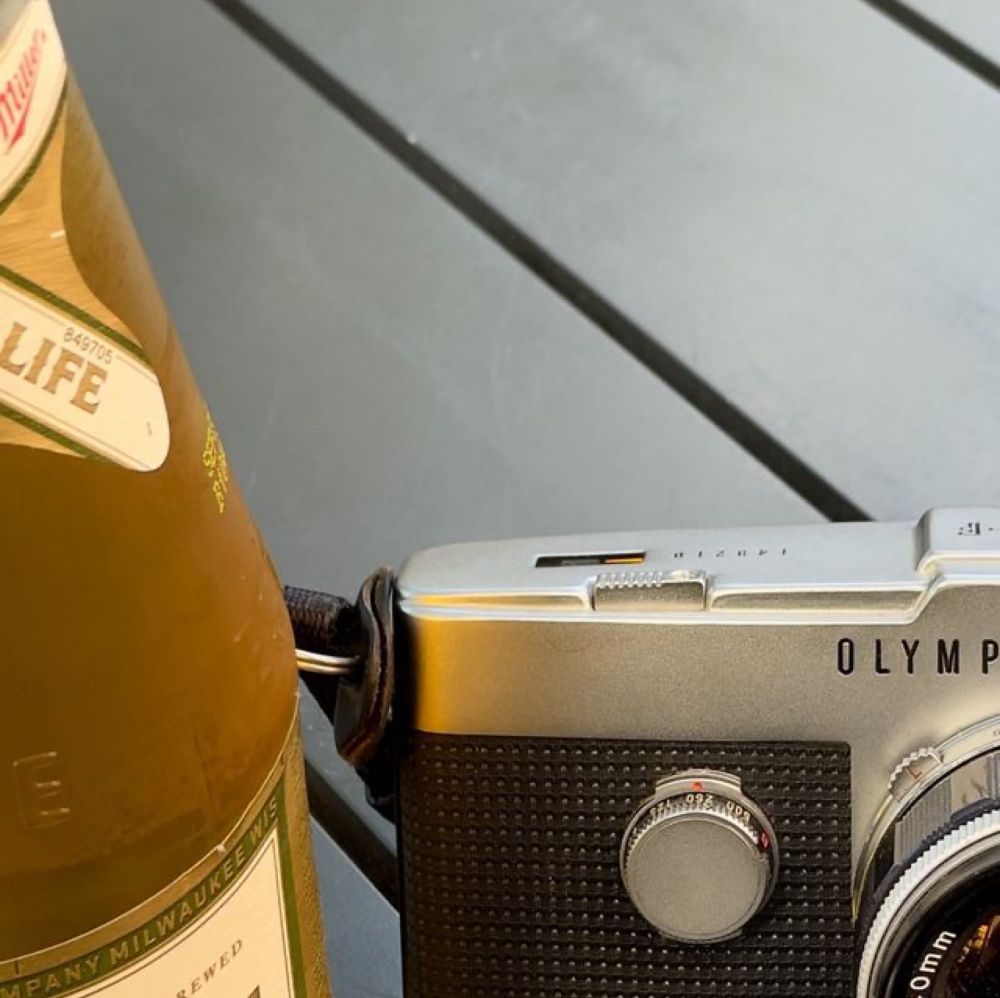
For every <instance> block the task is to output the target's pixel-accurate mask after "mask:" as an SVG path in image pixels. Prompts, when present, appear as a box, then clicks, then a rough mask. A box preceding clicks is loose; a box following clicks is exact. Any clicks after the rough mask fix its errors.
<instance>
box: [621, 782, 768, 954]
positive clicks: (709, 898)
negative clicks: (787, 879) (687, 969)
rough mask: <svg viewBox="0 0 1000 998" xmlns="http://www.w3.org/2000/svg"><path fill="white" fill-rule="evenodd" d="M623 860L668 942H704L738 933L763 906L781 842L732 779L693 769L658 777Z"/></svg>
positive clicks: (640, 904) (627, 880)
mask: <svg viewBox="0 0 1000 998" xmlns="http://www.w3.org/2000/svg"><path fill="white" fill-rule="evenodd" d="M620 863H621V873H622V881H623V882H624V884H625V889H626V890H627V891H628V893H629V896H630V897H631V898H632V902H633V903H634V904H635V906H636V908H637V909H638V910H639V912H640V914H642V916H643V917H644V918H645V919H646V920H647V921H648V922H649V923H650V924H652V925H653V926H654V927H655V928H656V929H658V930H659V931H660V932H661V933H662V934H663V935H665V936H668V937H669V938H671V939H677V940H680V941H683V942H690V943H709V942H716V941H717V940H720V939H727V938H729V937H731V936H735V935H737V934H738V933H739V932H740V931H741V930H742V928H743V926H744V925H745V924H746V923H747V922H748V921H749V920H750V919H751V918H753V916H754V915H755V914H757V912H758V911H760V910H761V908H763V907H764V905H765V904H766V903H767V900H768V898H769V897H770V896H771V892H772V890H773V889H774V883H775V879H776V877H777V873H778V843H777V839H776V837H775V834H774V828H773V827H772V826H771V822H770V821H769V820H768V818H767V815H766V814H765V813H764V812H763V811H762V810H761V809H760V808H759V807H758V806H757V805H756V804H755V803H754V802H753V801H752V800H751V799H750V798H749V797H748V796H747V795H746V794H744V793H743V789H742V787H741V785H740V781H739V780H738V779H737V778H736V777H734V776H730V775H729V774H727V773H720V772H716V771H714V770H690V771H687V772H684V773H678V774H676V775H675V776H671V777H669V778H667V779H665V780H661V781H660V782H659V783H658V784H657V786H656V792H655V793H654V794H653V796H652V797H650V798H649V799H648V800H646V801H644V802H643V803H642V804H641V805H640V807H639V809H638V810H637V811H636V813H635V814H634V815H633V816H632V820H631V821H630V822H629V825H628V828H627V829H626V830H625V835H624V837H623V839H622V846H621V853H620Z"/></svg>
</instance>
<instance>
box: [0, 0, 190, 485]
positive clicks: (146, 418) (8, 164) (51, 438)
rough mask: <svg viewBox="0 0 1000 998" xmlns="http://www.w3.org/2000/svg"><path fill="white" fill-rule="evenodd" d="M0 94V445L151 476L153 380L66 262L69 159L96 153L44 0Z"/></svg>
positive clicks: (6, 60) (25, 28)
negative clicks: (70, 95)
mask: <svg viewBox="0 0 1000 998" xmlns="http://www.w3.org/2000/svg"><path fill="white" fill-rule="evenodd" d="M0 87H3V89H2V90H0V444H18V445H21V446H29V447H36V448H41V449H44V450H49V451H55V452H57V453H60V454H68V455H73V456H76V457H83V458H91V459H96V460H103V461H110V462H112V463H114V464H118V465H121V466H123V467H125V468H129V469H132V470H135V471H155V470H156V469H157V468H159V467H160V466H161V465H162V464H163V462H164V461H165V460H166V457H167V453H168V450H169V446H170V425H169V421H168V418H167V409H166V404H165V402H164V397H163V391H162V388H161V386H160V382H159V379H158V377H157V375H156V373H155V372H154V370H153V367H152V365H151V364H150V361H149V358H148V357H147V355H146V351H145V349H144V347H143V345H142V342H141V340H140V338H139V337H138V336H136V335H135V333H134V332H133V331H132V330H131V329H129V328H128V326H127V325H126V324H125V323H124V322H123V321H122V320H121V319H120V318H119V317H118V316H117V315H115V314H114V312H113V311H112V310H111V309H109V308H108V307H107V305H105V303H104V302H102V301H101V300H100V299H99V298H98V297H97V295H96V294H95V293H94V291H93V290H92V289H91V287H90V286H89V284H88V282H87V281H86V279H85V278H84V277H83V275H82V274H81V273H80V270H79V268H78V266H77V262H76V260H75V258H74V255H73V244H72V236H73V233H72V232H70V231H68V228H69V226H68V224H67V221H66V217H65V212H64V201H63V199H64V190H63V185H64V182H65V171H66V157H67V152H68V154H69V155H70V156H74V157H83V158H87V157H90V158H94V156H95V152H94V150H93V149H92V148H89V147H90V145H91V144H89V143H87V144H84V143H81V142H80V141H79V137H80V135H81V133H82V130H83V129H85V128H89V127H90V125H89V122H87V121H85V116H83V115H82V114H81V113H79V111H78V112H77V113H76V114H75V115H74V116H73V118H72V121H71V120H70V117H71V116H70V107H69V104H70V102H69V101H68V100H67V97H66V90H67V80H66V61H65V57H64V55H63V50H62V46H61V44H60V41H59V35H58V33H57V32H56V26H55V22H54V21H53V18H52V11H51V9H50V8H49V5H48V2H47V0H29V3H28V4H27V5H26V6H25V8H24V10H23V11H22V13H21V16H20V18H19V20H18V21H17V23H16V24H15V26H14V28H13V29H12V31H11V32H10V34H9V35H8V37H7V39H6V41H5V42H4V44H3V47H2V49H0ZM73 135H76V137H77V140H76V141H75V142H74V141H73ZM68 144H69V149H68V150H67V145H68ZM85 146H86V148H85ZM90 165H91V166H92V167H95V168H98V166H99V171H102V172H105V173H106V172H107V167H106V165H105V164H103V162H102V163H100V164H99V165H98V164H97V163H96V161H95V162H94V163H92V164H90ZM84 175H85V174H84V173H83V172H81V173H80V174H78V178H79V177H82V176H84ZM103 180H104V178H102V177H100V176H99V174H98V175H97V176H96V177H92V179H91V181H90V182H91V183H96V182H97V181H103ZM77 182H78V183H80V182H82V181H80V180H79V179H78V181H77ZM105 186H106V185H105ZM105 196H107V195H106V193H105Z"/></svg>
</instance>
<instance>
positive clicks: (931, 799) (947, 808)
mask: <svg viewBox="0 0 1000 998" xmlns="http://www.w3.org/2000/svg"><path fill="white" fill-rule="evenodd" d="M998 737H1000V718H997V719H990V720H989V721H988V722H984V723H981V724H980V725H977V726H976V727H974V728H970V729H968V730H967V731H965V732H962V733H960V734H959V735H956V736H954V737H953V738H951V739H949V740H948V741H946V742H942V743H941V745H939V746H937V747H936V748H929V749H924V750H920V751H918V752H916V753H912V754H911V755H910V756H907V758H906V759H904V760H903V762H902V763H901V764H900V766H899V767H897V769H896V772H895V773H894V774H893V778H892V780H891V788H890V795H891V796H890V798H889V799H888V800H887V802H886V804H885V805H884V806H883V808H882V810H881V812H880V815H879V818H878V819H877V822H876V826H875V829H874V830H873V834H872V836H871V837H870V840H869V844H868V848H867V851H866V853H865V856H864V858H863V865H862V867H861V869H862V871H863V879H862V881H861V890H860V893H859V894H858V895H856V903H857V904H858V906H859V908H860V911H861V915H860V918H859V923H858V943H859V947H860V948H859V951H858V962H857V974H856V977H857V990H856V995H857V998H1000V744H998ZM984 749H985V751H983V750H984ZM977 750H978V751H977Z"/></svg>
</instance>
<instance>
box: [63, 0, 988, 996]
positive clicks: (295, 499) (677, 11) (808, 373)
mask: <svg viewBox="0 0 1000 998" xmlns="http://www.w3.org/2000/svg"><path fill="white" fill-rule="evenodd" d="M220 7H221V8H223V9H222V10H220ZM913 9H914V10H917V11H918V12H919V13H921V14H922V15H923V16H924V17H926V18H929V19H930V20H931V21H932V22H933V23H938V22H939V23H940V26H941V27H943V28H944V29H945V30H946V31H947V32H950V33H951V34H952V35H954V36H955V37H958V38H960V39H963V40H964V41H965V42H966V43H967V44H968V45H970V46H971V45H975V46H977V47H978V48H979V50H980V51H981V52H982V53H986V54H987V55H990V54H992V55H994V56H996V57H997V58H1000V24H998V21H997V15H996V14H995V11H994V8H993V5H992V3H991V2H989V0H982V2H968V3H966V2H963V3H961V4H960V3H957V2H949V0H916V2H915V3H914V6H913ZM56 12H57V16H58V19H59V23H60V26H61V28H62V31H63V34H64V38H65V41H66V44H67V48H68V51H69V55H70V58H71V61H72V62H73V65H74V67H75V69H76V72H77V75H78V77H79V79H80V81H81V84H82V87H83V89H84V92H85V94H86V96H87V98H88V101H89V103H90V106H91V110H92V113H93V115H94V117H95V120H96V122H97V125H98V128H99V130H100V132H101V134H102V136H103V139H104V142H105V145H106V148H107V150H108V153H109V156H110V158H111V160H112V162H113V164H114V166H115V169H116V172H117V174H118V177H119V180H120V182H121V186H122V188H123V191H124V193H125V196H126V199H127V201H128V203H129V205H130V208H131V210H132V213H133V216H134V219H135V221H136V224H137V227H138V229H139V231H140V233H141V235H142V237H143V240H144V242H145V244H146V247H147V250H148V252H149V255H150V258H151V260H152V263H153V266H154V269H155V270H156V272H157V275H158V278H159V280H160V284H161V286H162V288H163V291H164V293H165V296H166V298H167V300H168V301H169V303H170V305H171V307H172V310H173V313H174V316H175V318H176V320H177V324H178V326H179V328H180V330H181V333H182V337H183V340H184V343H185V346H186V349H187V351H188V353H189V356H190V357H191V360H192V362H193V365H194V367H195V370H196V372H197V374H198V376H199V379H200V381H201V384H202V388H203V391H204V393H205V396H206V398H207V399H208V401H209V403H210V405H211V406H212V407H213V409H214V411H215V414H216V417H217V421H218V423H219V425H220V427H221V429H222V432H223V434H224V436H225V438H226V440H227V445H228V449H229V451H230V455H231V459H232V461H233V464H234V467H235V469H236V471H237V474H238V477H239V478H240V480H241V481H242V484H243V487H244V490H245V492H246V493H247V495H248V497H249V500H250V503H251V506H252V508H253V510H254V512H255V514H256V516H257V518H258V520H259V522H260V524H261V526H262V529H263V531H264V534H265V536H266V537H267V539H268V542H269V544H270V546H271V549H272V551H273V553H274V556H275V560H276V563H277V565H278V567H279V569H280V571H281V572H282V574H283V575H284V576H285V578H286V580H288V581H290V582H294V583H296V584H300V585H307V586H316V587H323V588H328V589H331V590H335V591H339V592H344V593H350V592H352V591H353V590H354V589H356V587H357V585H358V584H359V583H360V581H361V579H362V578H363V577H364V576H365V575H366V574H367V573H368V572H369V571H371V570H372V569H373V568H374V567H376V566H377V565H379V564H390V565H398V564H399V563H400V561H401V560H402V559H403V558H404V557H405V556H406V554H407V553H409V552H410V551H413V550H415V549H418V548H421V547H425V546H428V545H431V544H436V543H441V542H445V541H449V540H465V539H473V538H494V537H503V536H514V535H524V534H539V533H559V532H581V531H587V530H598V529H600V530H606V529H618V528H623V529H624V528H643V527H652V526H693V525H721V524H726V523H729V524H736V523H747V524H751V523H760V524H763V523H777V522H819V521H820V520H822V519H823V516H824V513H826V514H831V513H832V514H833V515H837V514H838V510H839V511H841V512H842V511H843V508H844V506H843V505H842V506H837V504H836V503H831V502H830V501H829V498H830V496H831V495H833V496H835V497H836V496H839V497H841V498H842V499H843V500H844V504H846V506H847V507H850V506H852V505H853V506H854V507H857V508H858V509H859V510H860V511H864V512H866V513H868V514H871V515H875V516H879V517H889V516H915V515H916V514H918V513H919V512H920V511H921V510H922V509H923V508H924V507H925V506H927V505H930V504H948V503H951V504H976V503H983V504H987V503H995V504H998V505H1000V471H998V462H997V461H996V460H995V458H994V452H995V449H996V448H995V447H994V446H993V439H992V438H993V436H994V434H995V432H996V428H997V426H998V425H1000V393H998V392H997V391H996V385H997V384H1000V348H998V346H997V334H998V331H1000V285H998V284H997V282H996V279H995V278H996V273H997V269H998V264H1000V250H998V246H997V240H998V232H1000V224H998V223H1000V185H997V183H996V181H995V177H996V176H997V175H998V174H1000V129H998V128H997V127H996V122H997V120H998V116H1000V94H998V93H997V92H996V90H995V89H993V88H992V87H991V86H989V84H988V82H986V81H984V79H983V78H982V77H981V76H976V75H974V74H972V73H970V72H968V71H967V70H966V69H965V68H963V67H962V66H961V65H959V64H958V63H957V62H956V61H955V59H953V58H949V57H948V55H947V54H946V53H945V52H943V51H942V50H941V49H940V48H935V47H934V46H932V45H931V44H928V43H927V42H926V41H925V40H924V39H922V38H920V37H918V36H917V35H916V34H914V33H913V32H912V31H909V30H907V29H906V28H905V27H904V26H903V25H902V24H901V23H900V22H899V21H898V20H893V19H891V18H890V17H888V16H885V14H884V13H882V12H879V11H877V10H875V9H874V8H873V7H872V6H870V5H868V4H866V3H862V2H860V0H845V2H842V3H837V4H831V3H826V2H825V0H778V2H773V0H768V2H764V0H750V2H747V3H744V4H740V5H733V4H726V3H723V2H722V0H704V2H701V3H699V4H690V3H687V2H686V0H639V2H636V3H632V4H629V5H625V6H623V5H620V4H611V3H608V2H596V3H594V2H588V3H583V2H577V0H565V2H562V3H558V4H553V3H548V2H542V0H534V2H525V0H512V2H510V3H507V4H503V5H487V4H481V3H475V2H473V3H468V2H466V0H461V2H460V0H428V2H424V3H421V4H412V5H402V4H399V5H386V4H374V3H364V4H363V3H359V2H357V0H322V2H321V0H253V3H252V6H242V5H238V4H234V3H227V2H222V0H220V2H219V4H218V5H216V4H212V3H209V2H207V0H171V3H169V4H164V3H156V2H154V0H131V2H130V3H128V4H120V3H115V2H113V0H73V2H70V0H56ZM259 18H264V19H266V22H265V23H263V24H262V22H261V21H260V20H259ZM935 19H937V21H935ZM394 130H395V131H394ZM393 134H401V135H403V136H405V137H406V138H407V139H408V141H404V145H406V146H407V148H408V150H409V151H406V150H402V149H400V148H399V145H398V142H397V143H396V144H395V145H394V142H395V140H394V139H393ZM449 175H450V177H451V178H452V179H453V180H454V181H455V182H456V183H457V185H458V186H459V187H461V188H462V190H461V191H460V193H459V194H458V195H456V194H455V193H454V190H455V187H456V185H455V184H452V186H451V187H449V186H448V185H447V184H446V183H442V181H441V177H442V176H444V177H445V178H446V179H447V177H448V176H449ZM512 232H513V233H514V236H512V235H511V233H512ZM515 236H516V237H517V238H515ZM525 246H527V247H528V249H525ZM595 302H597V304H594V303H595ZM637 343H638V344H639V346H638V347H637V346H636V344H637ZM692 403H693V404H692ZM734 436H735V437H737V438H738V439H739V441H740V442H737V441H736V440H734V439H733V438H734ZM775 448H777V450H776V449H775ZM782 448H784V449H785V450H782ZM984 452H985V453H984ZM786 458H787V460H786ZM810 476H811V477H810ZM817 483H818V484H817ZM834 507H836V508H834ZM303 723H304V729H305V738H306V747H307V755H308V757H309V759H310V761H311V763H312V764H313V765H314V766H315V767H316V768H317V769H318V770H319V771H321V772H322V773H323V774H324V776H325V779H326V780H327V781H328V783H329V785H330V786H331V787H332V788H333V789H334V790H335V791H336V792H337V793H338V794H340V795H341V796H342V797H343V798H344V800H345V801H346V802H347V806H348V807H349V808H352V809H353V810H354V811H355V813H356V814H357V815H358V816H359V817H360V818H361V819H362V820H363V821H365V822H366V823H368V825H369V826H370V827H371V829H372V834H373V835H375V836H376V837H377V838H378V839H380V840H381V841H382V842H384V843H385V844H387V845H391V843H392V831H391V828H390V827H389V826H388V825H387V824H385V823H384V822H381V821H380V819H377V818H375V817H374V816H373V815H372V814H371V813H370V812H369V811H368V809H367V808H366V806H365V805H364V802H363V799H362V795H361V791H360V788H359V786H358V784H357V781H356V780H355V779H354V777H353V776H352V775H351V774H350V773H348V772H347V771H346V770H345V769H344V767H342V766H341V765H339V764H338V762H337V761H336V758H335V756H334V754H333V752H332V742H331V735H330V731H329V726H328V724H327V723H326V721H325V719H324V718H323V717H322V715H321V713H320V712H319V711H318V709H317V708H316V707H315V704H314V703H313V702H312V701H311V700H310V699H309V698H308V697H306V700H305V704H304V711H303ZM315 839H316V855H317V864H318V867H319V870H320V875H321V879H322V883H323V894H324V906H325V912H326V918H327V925H328V951H329V955H330V960H331V964H332V966H333V976H334V982H335V985H336V988H337V994H338V996H340V998H353V996H362V995H398V994H400V993H401V985H400V961H399V954H398V923H397V918H396V915H395V912H394V911H393V910H392V908H391V907H390V906H389V905H388V904H387V903H386V901H385V900H384V899H383V898H382V896H381V895H379V894H378V893H377V892H376V891H374V890H373V889H372V888H371V886H370V885H369V884H368V882H367V881H366V880H365V878H364V877H363V876H362V875H361V873H360V872H359V871H358V870H357V869H356V868H355V867H354V866H353V865H352V864H351V863H350V862H349V861H348V859H347V858H346V856H345V855H344V853H343V852H342V851H341V849H340V848H339V847H338V846H337V845H336V843H335V842H334V841H333V840H332V839H331V838H330V836H328V835H327V834H326V832H324V831H323V830H322V829H319V828H317V829H316V837H315Z"/></svg>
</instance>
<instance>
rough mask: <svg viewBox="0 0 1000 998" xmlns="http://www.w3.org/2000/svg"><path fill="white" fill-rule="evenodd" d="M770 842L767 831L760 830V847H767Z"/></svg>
mask: <svg viewBox="0 0 1000 998" xmlns="http://www.w3.org/2000/svg"><path fill="white" fill-rule="evenodd" d="M770 844H771V839H770V837H769V836H768V834H767V832H761V833H760V847H761V849H767V848H768V846H770Z"/></svg>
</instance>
